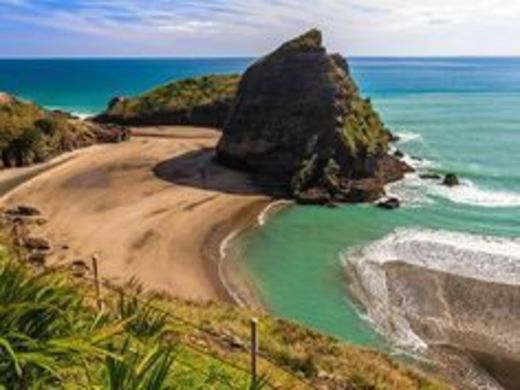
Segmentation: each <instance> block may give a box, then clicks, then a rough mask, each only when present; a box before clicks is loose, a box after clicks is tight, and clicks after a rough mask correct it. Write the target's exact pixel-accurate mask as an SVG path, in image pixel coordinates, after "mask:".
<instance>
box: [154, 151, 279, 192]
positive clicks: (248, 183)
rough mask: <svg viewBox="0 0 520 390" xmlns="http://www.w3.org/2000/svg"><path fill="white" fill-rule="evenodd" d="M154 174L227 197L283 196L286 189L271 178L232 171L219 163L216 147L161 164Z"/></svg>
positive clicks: (170, 181) (176, 183)
mask: <svg viewBox="0 0 520 390" xmlns="http://www.w3.org/2000/svg"><path fill="white" fill-rule="evenodd" d="M153 172H154V174H155V175H156V176H157V177H158V178H160V179H161V180H164V181H167V182H169V183H172V184H175V185H181V186H187V187H193V188H200V189H205V190H209V191H217V192H221V193H226V194H239V195H258V194H263V195H269V196H273V197H283V195H284V194H285V190H284V186H283V185H282V184H281V183H280V182H276V181H273V180H272V179H269V178H266V177H262V176H257V175H253V174H250V173H248V172H245V171H240V170H234V169H230V168H228V167H226V166H224V165H222V164H220V163H219V162H218V160H217V159H216V153H215V149H214V148H205V149H201V150H197V151H194V152H189V153H186V154H183V155H181V156H176V157H173V158H171V159H169V160H166V161H162V162H160V163H159V164H157V165H156V166H155V167H154V168H153Z"/></svg>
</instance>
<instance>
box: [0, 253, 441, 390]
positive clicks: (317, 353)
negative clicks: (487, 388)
mask: <svg viewBox="0 0 520 390" xmlns="http://www.w3.org/2000/svg"><path fill="white" fill-rule="evenodd" d="M22 263H23V261H20V260H17V256H15V255H14V254H12V253H8V252H3V253H2V254H1V256H0V388H2V386H5V388H7V389H23V388H50V387H51V388H88V387H89V386H93V387H95V388H107V389H121V388H125V389H162V388H180V389H195V388H225V389H228V388H229V389H245V388H249V386H250V384H249V376H248V374H247V368H248V367H249V356H248V353H247V343H248V339H249V337H248V334H249V333H248V332H249V320H250V318H251V316H252V315H254V313H251V312H249V311H247V310H242V309H237V308H232V307H228V306H225V305H220V304H196V303H193V302H186V301H180V300H175V299H169V298H166V297H161V296H155V297H153V299H152V297H150V296H147V295H144V294H143V293H141V292H140V291H139V288H137V287H135V285H129V286H125V287H124V289H121V290H120V291H121V292H119V290H118V289H117V288H115V289H110V288H108V287H105V288H103V301H104V305H105V308H104V310H103V311H102V312H101V313H98V312H97V310H96V309H95V304H94V289H93V288H92V283H91V281H89V280H88V279H78V278H74V277H73V276H72V274H71V271H70V270H66V269H55V270H47V271H46V272H43V273H42V272H35V271H34V270H33V269H31V268H29V267H28V266H26V265H22ZM149 305H153V306H154V307H156V308H160V309H161V310H162V311H158V310H156V309H152V307H151V306H149ZM167 313H170V315H171V317H170V316H168V314H167ZM259 324H260V325H259V334H260V341H261V348H260V350H261V352H262V354H264V355H265V356H266V357H267V358H268V359H269V360H270V361H271V362H274V363H275V364H274V365H273V364H271V363H269V362H268V361H267V360H264V359H261V360H260V373H261V374H262V375H265V376H266V377H267V378H268V380H269V384H270V385H275V386H277V387H279V388H284V389H299V388H309V387H308V386H306V385H305V384H304V383H303V382H302V381H300V380H299V379H298V378H302V379H304V380H306V381H308V382H310V383H312V384H313V385H314V386H315V387H316V386H318V387H320V388H327V389H335V388H338V389H340V388H341V389H345V388H347V389H349V388H353V389H446V388H449V387H448V386H446V385H443V384H442V383H440V382H437V381H435V380H433V379H431V378H428V377H427V376H425V375H424V374H420V373H418V372H416V371H414V370H412V369H410V368H406V367H404V366H402V365H400V364H398V363H396V362H393V361H392V360H390V359H389V358H388V357H387V356H385V355H384V354H382V353H379V352H374V351H368V350H363V349H359V348H354V347H351V346H349V345H346V344H343V343H340V342H338V341H336V340H334V339H332V338H329V337H326V336H323V335H320V334H318V333H316V332H313V331H311V330H309V329H306V328H303V327H300V326H297V325H295V324H291V323H289V322H286V321H282V320H279V319H276V318H273V317H271V316H267V315H265V316H262V317H261V318H260V321H259ZM236 366H238V367H239V368H237V367H236ZM240 367H241V368H243V369H245V371H244V370H242V369H240ZM288 372H289V373H288Z"/></svg>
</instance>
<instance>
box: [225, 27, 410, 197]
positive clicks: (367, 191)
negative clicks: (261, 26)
mask: <svg viewBox="0 0 520 390" xmlns="http://www.w3.org/2000/svg"><path fill="white" fill-rule="evenodd" d="M391 139H392V136H391V133H390V132H389V131H388V130H387V129H386V128H385V126H384V124H383V122H382V121H381V119H380V117H379V115H378V114H377V112H376V111H375V110H374V108H373V106H372V104H371V102H370V100H369V99H364V98H363V97H362V96H361V94H360V92H359V89H358V87H357V85H356V83H355V81H354V80H353V78H352V77H351V75H350V72H349V67H348V64H347V62H346V60H345V59H344V58H343V57H342V56H341V55H339V54H332V55H331V54H328V53H327V51H326V49H325V48H324V46H323V45H322V35H321V33H320V32H319V31H318V30H311V31H309V32H308V33H306V34H304V35H302V36H300V37H298V38H296V39H294V40H292V41H289V42H287V43H285V44H283V45H282V46H281V47H280V48H279V49H277V50H276V51H274V52H273V53H271V54H269V55H267V56H265V57H264V58H262V59H260V60H259V61H258V62H256V63H255V64H254V65H252V66H251V67H250V68H249V69H248V70H247V71H246V72H245V74H244V76H243V77H242V79H241V81H240V85H239V88H238V92H237V95H236V97H235V100H234V103H233V106H232V109H231V112H230V113H229V116H228V118H227V120H226V124H225V126H224V129H223V136H222V138H221V140H220V142H219V145H218V147H217V158H218V160H219V161H220V162H222V163H224V164H225V165H228V166H231V167H233V168H237V169H242V170H246V171H250V172H253V173H255V174H259V175H265V176H268V177H270V178H271V179H272V178H276V179H277V180H278V181H279V182H280V183H282V184H283V185H284V186H285V187H286V190H287V191H288V193H289V194H290V196H292V197H294V198H296V199H297V200H298V201H300V202H301V203H305V204H331V203H335V202H353V203H355V202H369V201H374V200H377V199H378V198H380V197H381V196H383V195H384V193H385V191H384V185H385V184H387V183H389V182H393V181H397V180H400V179H401V178H403V176H404V174H405V173H406V172H409V171H411V168H410V167H409V166H408V165H406V164H405V163H404V162H402V161H400V160H399V159H398V158H396V157H394V156H391V155H390V154H389V153H388V152H389V143H390V142H391Z"/></svg>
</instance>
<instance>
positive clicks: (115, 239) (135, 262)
mask: <svg viewBox="0 0 520 390" xmlns="http://www.w3.org/2000/svg"><path fill="white" fill-rule="evenodd" d="M137 134H138V136H137V137H134V138H133V139H132V140H131V141H129V142H126V143H122V144H117V145H103V146H96V147H92V148H89V149H85V150H83V151H81V152H80V153H76V154H75V155H74V158H71V159H68V160H67V161H65V162H64V163H62V164H60V165H58V166H55V167H53V168H52V169H49V170H48V171H46V172H43V173H40V174H39V175H37V176H36V177H35V178H32V179H31V180H30V181H28V182H27V183H25V184H23V185H22V186H20V187H18V188H16V189H15V190H14V191H12V192H10V193H8V194H7V195H6V196H5V197H4V199H3V203H4V205H15V204H20V203H24V204H32V205H35V206H37V207H39V208H41V209H42V211H43V212H44V213H45V215H46V216H47V217H48V219H49V223H48V224H46V225H44V226H43V227H41V228H39V229H41V231H39V232H36V234H41V235H43V236H45V237H48V238H49V239H50V240H51V241H52V243H53V247H54V248H53V252H52V255H51V257H50V260H51V261H52V262H72V261H75V260H79V259H82V260H88V259H89V258H90V256H92V255H93V254H94V253H98V254H99V255H100V258H101V261H100V269H101V274H102V276H104V277H107V278H111V279H116V280H118V281H124V280H128V279H130V278H132V277H136V278H137V279H138V280H139V281H141V282H142V283H143V284H144V285H145V286H146V287H149V288H154V289H156V290H161V291H166V292H168V293H171V294H173V295H175V296H179V297H183V298H189V299H196V300H229V299H230V295H229V294H228V292H227V291H226V289H225V288H224V287H223V285H222V283H221V282H220V280H219V278H218V267H217V263H218V261H219V258H218V256H217V253H218V244H219V243H220V242H221V240H222V239H223V238H224V237H225V236H226V235H227V234H229V233H230V231H231V230H234V229H236V228H237V227H239V226H240V225H244V224H247V223H248V222H250V219H251V218H253V217H254V216H255V215H256V214H257V213H258V212H259V210H261V209H262V208H263V207H265V205H266V204H267V203H268V202H269V198H268V197H266V196H262V195H259V194H258V191H257V190H256V189H255V187H254V186H253V185H252V183H251V181H250V180H249V178H248V177H247V176H246V175H244V174H240V173H237V172H233V171H230V170H228V169H225V168H223V167H220V166H218V165H215V164H214V163H213V162H212V157H213V148H214V146H215V144H216V142H217V140H218V137H219V136H220V134H219V133H217V132H216V131H213V130H209V129H196V128H174V127H168V128H165V127H163V128H148V129H139V132H138V133H137Z"/></svg>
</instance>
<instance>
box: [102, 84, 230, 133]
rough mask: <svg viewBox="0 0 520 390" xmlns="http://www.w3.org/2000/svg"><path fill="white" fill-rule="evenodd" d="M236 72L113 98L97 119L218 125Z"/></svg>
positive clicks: (141, 123)
mask: <svg viewBox="0 0 520 390" xmlns="http://www.w3.org/2000/svg"><path fill="white" fill-rule="evenodd" d="M239 80H240V76H238V75H224V76H203V77H198V78H194V79H186V80H181V81H175V82H172V83H170V84H167V85H165V86H162V87H159V88H157V89H154V90H152V91H150V92H148V93H146V94H144V95H141V96H136V97H134V98H125V97H116V98H113V99H112V100H111V101H110V102H109V104H108V108H107V110H106V111H105V112H104V113H102V114H101V115H99V116H97V117H95V118H93V120H94V121H95V122H98V123H116V124H121V125H129V126H159V125H186V126H205V127H215V128H222V127H223V126H224V122H225V120H226V117H227V115H228V113H229V110H230V108H231V104H232V102H233V99H234V97H235V93H236V90H237V86H238V82H239Z"/></svg>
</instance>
